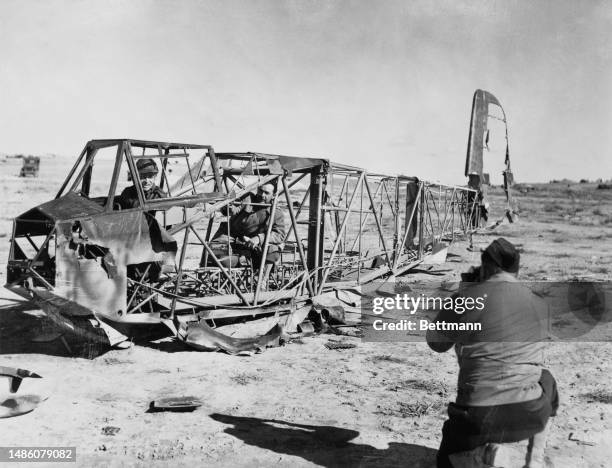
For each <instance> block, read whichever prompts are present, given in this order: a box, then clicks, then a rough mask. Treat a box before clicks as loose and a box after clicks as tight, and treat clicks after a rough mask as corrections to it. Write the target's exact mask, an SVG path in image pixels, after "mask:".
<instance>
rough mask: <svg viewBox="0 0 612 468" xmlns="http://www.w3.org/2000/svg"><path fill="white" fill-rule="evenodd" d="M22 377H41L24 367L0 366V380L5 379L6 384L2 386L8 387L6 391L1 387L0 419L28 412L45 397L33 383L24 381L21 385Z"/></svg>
mask: <svg viewBox="0 0 612 468" xmlns="http://www.w3.org/2000/svg"><path fill="white" fill-rule="evenodd" d="M24 379H27V380H30V379H36V380H37V379H42V377H41V376H40V375H38V374H36V373H35V372H31V371H29V370H26V369H18V368H14V367H4V366H0V381H2V380H4V381H6V383H7V385H3V387H4V388H7V387H8V392H7V391H5V390H4V389H3V390H2V392H1V393H0V419H2V418H11V417H13V416H20V415H22V414H26V413H29V412H30V411H33V410H34V409H36V408H37V407H38V405H39V404H40V403H42V402H43V401H45V400H46V399H47V396H45V395H42V394H41V392H40V389H38V388H36V386H34V385H30V384H29V383H26V384H25V385H24V386H23V387H22V384H23V382H24Z"/></svg>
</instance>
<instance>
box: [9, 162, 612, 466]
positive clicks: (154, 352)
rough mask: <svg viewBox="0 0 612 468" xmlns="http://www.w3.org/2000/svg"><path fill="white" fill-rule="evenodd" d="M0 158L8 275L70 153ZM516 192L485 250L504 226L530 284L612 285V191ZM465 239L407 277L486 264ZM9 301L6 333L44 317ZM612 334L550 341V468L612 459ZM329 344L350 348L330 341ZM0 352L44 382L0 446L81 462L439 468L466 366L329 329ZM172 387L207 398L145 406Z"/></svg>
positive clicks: (450, 274)
mask: <svg viewBox="0 0 612 468" xmlns="http://www.w3.org/2000/svg"><path fill="white" fill-rule="evenodd" d="M0 164H1V165H0V172H1V176H0V182H1V183H0V196H1V197H2V211H1V217H0V259H1V261H0V281H1V282H2V284H4V282H5V278H6V276H5V275H6V272H5V270H6V259H7V255H8V244H9V239H10V235H11V233H10V229H11V220H12V218H13V217H14V216H15V215H17V214H19V213H20V212H23V211H25V210H26V209H27V208H29V207H31V206H34V205H35V204H36V203H39V202H42V201H45V200H47V199H49V198H52V197H53V196H54V195H55V192H56V191H57V189H58V188H59V185H60V183H61V180H62V176H63V175H64V174H65V173H66V172H67V168H68V165H69V159H67V158H61V157H44V158H43V159H42V162H41V175H40V177H39V178H36V179H32V178H29V179H20V178H19V177H17V174H18V170H19V166H20V162H19V161H15V160H5V161H4V162H2V163H0ZM517 201H518V203H519V206H520V211H521V215H520V222H519V223H517V224H512V225H510V224H503V225H501V226H500V227H499V228H498V229H497V230H495V231H493V232H487V233H485V234H482V235H477V236H475V237H474V244H475V247H476V251H477V250H478V248H479V247H484V246H486V245H487V244H488V242H490V241H491V240H492V239H494V238H496V237H498V236H503V237H506V238H507V239H508V240H510V241H512V242H514V243H515V244H517V245H518V246H519V247H520V248H521V251H522V270H521V274H520V277H521V278H523V279H525V280H534V281H535V280H545V281H553V280H569V279H573V278H583V279H590V280H597V281H600V280H602V281H603V280H605V281H610V280H611V279H612V190H596V188H595V186H594V185H592V184H575V185H571V186H568V185H567V184H554V185H549V184H542V185H534V187H533V190H525V193H518V194H517ZM466 247H467V242H458V243H456V244H455V245H453V246H452V248H451V252H452V253H453V254H454V255H455V256H453V257H452V260H453V262H449V263H447V264H445V265H441V266H439V267H438V268H440V269H444V270H450V271H447V272H446V273H445V276H444V277H431V276H425V275H420V276H415V277H409V278H408V279H407V281H435V282H438V283H439V282H440V281H442V280H445V279H449V280H450V279H457V278H458V273H459V272H460V271H462V270H465V269H466V268H467V266H469V265H471V264H477V263H478V260H479V253H477V252H475V251H469V250H467V248H466ZM0 298H1V303H0V340H4V339H6V337H7V336H9V334H15V333H19V334H22V335H23V336H24V337H27V336H28V330H29V329H30V327H32V326H34V325H35V324H36V323H37V321H40V320H41V318H40V315H41V313H40V311H37V310H36V309H35V308H33V307H31V306H29V305H28V304H26V303H23V302H21V301H19V300H18V299H17V298H16V297H15V296H12V295H11V294H10V293H9V292H8V291H6V290H4V291H3V292H0ZM15 323H17V324H19V326H16V325H15ZM611 328H612V325H611V324H609V323H608V324H607V325H602V328H601V330H599V334H598V335H597V337H598V339H599V340H600V341H593V342H586V341H577V342H571V343H568V342H552V343H550V344H549V345H548V357H547V365H548V367H549V369H550V370H551V372H552V373H553V375H554V376H555V377H556V379H557V381H558V384H559V392H560V395H561V408H560V412H559V415H558V416H557V417H556V418H555V420H554V425H553V429H552V432H551V435H550V437H549V442H548V450H547V453H548V455H549V457H550V459H551V460H552V461H553V462H554V464H555V466H557V467H572V468H578V467H606V466H610V463H611V462H610V460H612V445H611V444H610V441H612V390H611V384H612V377H611V376H612V364H611V362H612V344H611V342H610V338H611V337H612V332H611ZM329 340H340V341H346V342H348V343H352V344H354V345H355V347H354V348H351V349H338V350H329V349H327V348H326V347H325V346H324V345H325V343H327V342H328V341H329ZM0 352H1V353H2V354H0V365H2V366H12V367H22V368H26V369H30V370H33V371H36V372H38V373H39V374H41V375H42V376H44V377H45V381H46V382H48V385H49V388H50V391H51V396H50V397H49V399H48V400H47V401H46V402H44V403H43V404H42V405H41V406H40V407H39V408H37V409H36V410H35V411H33V412H31V413H29V414H26V415H23V416H20V417H15V418H10V419H3V420H1V422H0V446H34V445H36V446H76V447H77V465H78V466H232V467H233V466H326V467H332V466H409V467H430V466H434V465H435V461H434V460H435V453H436V448H437V446H438V444H439V441H440V429H441V426H442V423H443V421H444V419H445V407H446V404H447V402H448V401H450V400H451V399H453V398H454V389H455V381H456V376H457V365H456V362H455V356H454V353H453V352H452V351H451V352H448V353H445V354H435V353H433V352H432V351H430V350H429V348H428V347H427V345H426V344H425V343H366V342H362V341H361V340H360V339H359V338H355V337H348V336H336V335H319V336H313V337H305V338H302V339H300V340H296V341H294V342H292V343H290V344H288V345H285V346H283V347H280V348H274V349H268V350H266V351H265V352H263V353H261V354H256V355H253V356H249V357H238V356H229V355H226V354H223V353H202V352H196V351H190V350H186V349H185V348H183V347H182V346H180V345H178V344H174V343H170V342H163V343H160V344H157V345H156V344H152V345H150V346H134V347H132V348H130V349H127V350H116V351H115V350H114V351H110V352H108V353H106V354H104V355H103V356H100V357H98V358H96V359H94V360H86V359H76V358H69V357H61V356H52V355H46V354H37V353H20V354H15V353H13V354H11V353H10V352H12V350H11V349H7V347H6V346H5V347H3V345H2V342H0ZM171 395H193V396H196V397H199V398H201V399H202V400H203V402H204V404H203V406H201V407H200V408H199V409H197V410H196V411H194V412H190V413H168V412H165V413H147V412H146V411H147V408H148V405H149V402H150V401H152V400H155V399H157V398H160V397H163V396H171ZM52 466H60V465H57V464H52ZM72 466H74V465H72Z"/></svg>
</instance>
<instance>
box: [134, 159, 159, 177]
mask: <svg viewBox="0 0 612 468" xmlns="http://www.w3.org/2000/svg"><path fill="white" fill-rule="evenodd" d="M136 170H137V171H138V174H157V173H158V172H159V169H157V164H155V161H153V160H152V159H139V160H138V161H136Z"/></svg>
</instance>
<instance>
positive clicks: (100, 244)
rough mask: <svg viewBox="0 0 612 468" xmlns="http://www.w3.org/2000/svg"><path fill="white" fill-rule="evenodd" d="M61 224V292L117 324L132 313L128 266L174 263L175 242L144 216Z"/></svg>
mask: <svg viewBox="0 0 612 468" xmlns="http://www.w3.org/2000/svg"><path fill="white" fill-rule="evenodd" d="M78 223H79V226H80V227H79V229H78V231H75V230H74V229H75V222H73V221H63V222H58V223H57V250H56V279H55V287H56V292H57V294H59V295H60V296H62V297H65V298H66V299H69V300H71V301H74V302H77V303H79V304H81V305H83V306H85V307H87V308H89V309H92V310H94V311H96V312H98V313H100V314H103V315H104V316H106V317H109V318H110V319H112V320H118V321H119V320H121V317H122V316H124V315H125V314H126V313H127V310H126V309H127V265H131V264H139V263H144V262H161V263H163V264H174V258H175V253H176V242H175V241H174V239H173V238H172V237H171V236H170V235H169V234H168V233H167V232H166V231H165V230H164V229H163V228H161V227H160V226H159V224H158V223H157V221H156V220H155V219H154V218H153V217H151V216H150V215H147V214H146V213H144V212H142V211H128V212H112V213H104V214H102V215H99V216H95V217H91V218H85V219H80V220H78Z"/></svg>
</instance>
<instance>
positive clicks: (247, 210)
mask: <svg viewBox="0 0 612 468" xmlns="http://www.w3.org/2000/svg"><path fill="white" fill-rule="evenodd" d="M273 197H274V186H273V185H272V184H264V185H262V186H261V187H259V188H258V190H257V194H256V195H254V196H250V197H247V198H246V199H245V200H244V201H243V203H242V205H241V206H239V207H235V208H234V209H233V210H232V209H230V214H231V216H230V218H229V226H228V223H227V222H223V223H221V225H220V226H219V229H218V230H217V232H216V233H215V235H214V236H213V240H212V241H211V243H210V247H211V249H212V251H213V253H214V254H215V256H216V257H217V258H218V259H219V260H220V262H221V264H222V265H223V266H225V267H228V266H231V267H236V266H239V265H246V263H247V258H251V260H252V263H253V266H255V267H258V266H259V265H260V264H261V259H262V255H263V247H264V243H265V240H266V233H267V231H268V226H269V223H270V222H271V223H272V226H271V228H270V237H269V238H268V252H267V254H266V264H269V265H272V264H275V263H277V262H278V260H279V259H280V252H281V250H282V243H283V241H284V239H285V235H286V232H287V227H286V221H285V214H284V213H283V211H282V210H280V209H279V208H278V206H277V208H276V211H275V213H274V219H273V220H270V215H271V206H270V202H271V201H272V199H273ZM249 198H250V199H251V200H250V201H249ZM207 257H208V260H207ZM206 264H208V265H214V262H213V261H212V259H211V258H210V257H209V256H208V255H207V254H206V252H204V255H203V256H202V260H201V266H206Z"/></svg>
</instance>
